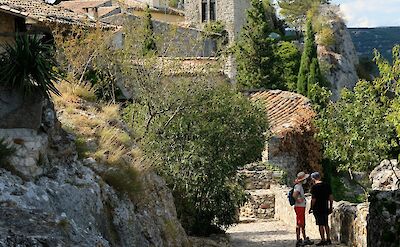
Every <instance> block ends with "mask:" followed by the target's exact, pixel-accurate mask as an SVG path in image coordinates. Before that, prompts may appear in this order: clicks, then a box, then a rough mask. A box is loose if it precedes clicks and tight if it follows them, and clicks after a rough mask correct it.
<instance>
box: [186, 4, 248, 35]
mask: <svg viewBox="0 0 400 247" xmlns="http://www.w3.org/2000/svg"><path fill="white" fill-rule="evenodd" d="M249 7H250V1H249V0H216V19H217V20H219V21H222V22H223V23H224V24H225V29H226V31H228V34H229V40H230V42H233V41H234V40H235V39H236V38H237V37H238V34H239V32H240V31H241V29H242V27H243V25H244V24H245V22H246V10H247V9H248V8H249ZM185 18H186V21H187V22H189V23H190V24H191V25H192V26H194V27H198V28H201V27H202V26H203V25H204V24H203V23H201V1H200V0H188V1H185Z"/></svg>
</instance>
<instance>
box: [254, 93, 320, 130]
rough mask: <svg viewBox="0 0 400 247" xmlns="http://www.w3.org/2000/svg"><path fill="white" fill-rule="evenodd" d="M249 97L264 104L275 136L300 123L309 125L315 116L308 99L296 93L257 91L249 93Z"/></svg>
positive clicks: (299, 125) (294, 127) (296, 126)
mask: <svg viewBox="0 0 400 247" xmlns="http://www.w3.org/2000/svg"><path fill="white" fill-rule="evenodd" d="M250 99H251V100H253V101H260V102H261V103H262V104H263V105H265V108H266V111H267V116H268V121H269V125H270V129H271V132H272V134H273V135H275V136H284V135H285V133H287V132H290V131H291V130H293V129H296V128H298V127H301V126H302V125H308V126H310V125H311V124H312V119H313V118H314V117H315V112H314V110H313V109H312V107H311V103H310V100H309V99H308V98H306V97H304V96H303V95H300V94H297V93H292V92H287V91H281V90H269V91H259V92H254V93H250ZM306 127H307V126H306Z"/></svg>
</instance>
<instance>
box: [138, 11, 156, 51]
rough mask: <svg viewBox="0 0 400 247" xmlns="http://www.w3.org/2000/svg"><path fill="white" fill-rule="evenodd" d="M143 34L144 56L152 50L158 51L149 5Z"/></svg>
mask: <svg viewBox="0 0 400 247" xmlns="http://www.w3.org/2000/svg"><path fill="white" fill-rule="evenodd" d="M143 35H144V41H143V48H142V53H143V55H144V56H145V55H148V54H150V53H151V52H152V53H157V46H156V41H155V38H154V32H153V22H152V21H151V13H150V10H149V6H148V5H147V6H146V9H145V16H144V25H143Z"/></svg>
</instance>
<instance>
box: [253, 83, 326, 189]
mask: <svg viewBox="0 0 400 247" xmlns="http://www.w3.org/2000/svg"><path fill="white" fill-rule="evenodd" d="M249 97H250V99H251V100H252V101H255V102H259V103H261V104H262V105H264V106H265V109H266V113H267V117H268V124H269V128H270V131H271V136H270V139H269V141H268V143H267V144H266V148H265V150H264V152H263V154H262V160H263V162H267V163H269V164H271V165H273V166H277V167H279V168H280V169H282V170H284V171H285V172H286V173H287V181H286V182H287V183H288V184H292V182H293V180H294V178H295V177H296V174H297V173H298V172H299V171H302V170H304V171H309V172H311V171H321V170H322V169H321V166H320V158H321V154H320V144H319V143H318V142H317V141H316V140H315V138H314V134H315V131H316V130H315V128H314V125H313V119H314V117H315V115H316V114H315V112H314V110H313V109H312V106H311V102H310V100H309V99H307V98H306V97H304V96H303V95H300V94H297V93H292V92H287V91H281V90H269V91H258V92H253V93H250V94H249Z"/></svg>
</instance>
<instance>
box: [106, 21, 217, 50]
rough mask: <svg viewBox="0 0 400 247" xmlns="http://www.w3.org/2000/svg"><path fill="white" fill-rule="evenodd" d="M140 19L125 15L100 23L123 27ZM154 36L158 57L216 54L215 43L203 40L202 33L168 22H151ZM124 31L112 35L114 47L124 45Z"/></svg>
mask: <svg viewBox="0 0 400 247" xmlns="http://www.w3.org/2000/svg"><path fill="white" fill-rule="evenodd" d="M140 18H141V17H138V16H135V15H133V14H128V13H125V14H123V15H115V16H110V17H107V18H103V19H102V21H104V22H106V23H109V24H112V25H119V26H123V25H124V24H126V23H130V22H133V23H134V22H137V21H138V20H140ZM152 23H153V31H154V34H155V36H156V46H157V49H158V52H159V53H160V54H159V55H160V56H164V57H213V56H215V52H216V48H217V46H216V41H215V40H213V39H209V38H204V36H203V32H202V31H201V30H199V29H196V28H191V27H182V26H178V25H174V24H171V23H168V22H162V21H157V20H154V19H153V20H152ZM124 32H125V30H121V31H118V32H116V33H115V34H114V38H113V43H114V45H115V47H117V48H121V47H122V46H123V44H124Z"/></svg>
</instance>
